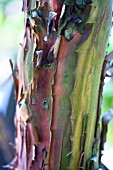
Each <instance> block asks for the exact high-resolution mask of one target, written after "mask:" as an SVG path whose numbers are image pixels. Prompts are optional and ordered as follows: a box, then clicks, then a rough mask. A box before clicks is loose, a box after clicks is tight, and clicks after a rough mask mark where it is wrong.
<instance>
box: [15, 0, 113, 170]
mask: <svg viewBox="0 0 113 170" xmlns="http://www.w3.org/2000/svg"><path fill="white" fill-rule="evenodd" d="M23 11H24V14H25V34H24V39H23V43H22V44H21V47H20V48H21V49H20V53H19V60H18V72H19V75H18V79H19V88H18V89H16V90H17V91H16V92H17V111H16V119H15V120H16V121H15V122H16V129H17V136H16V146H17V159H18V165H17V168H18V170H31V169H33V170H46V169H49V170H60V169H61V170H65V169H70V170H77V169H79V170H80V169H84V170H85V169H87V170H91V169H97V168H98V167H99V164H98V163H99V161H98V160H99V138H100V130H99V115H100V97H101V95H100V90H99V87H100V83H101V73H102V67H103V62H104V59H105V52H106V47H107V40H108V36H109V32H110V28H111V1H110V0H105V1H103V0H94V1H93V2H92V1H91V0H83V1H81V0H75V1H74V0H71V1H69V0H50V1H46V0H45V1H44V0H43V1H40V2H39V1H36V0H30V1H29V0H23Z"/></svg>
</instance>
